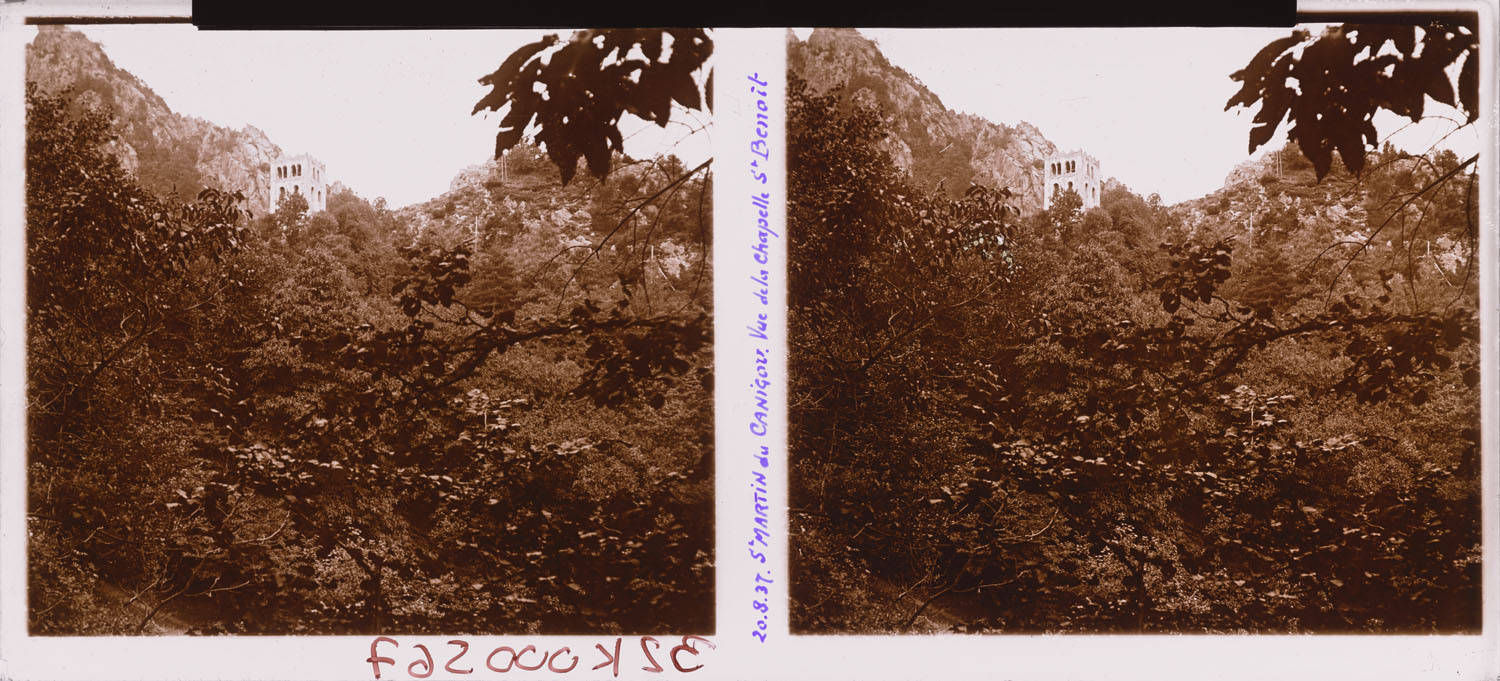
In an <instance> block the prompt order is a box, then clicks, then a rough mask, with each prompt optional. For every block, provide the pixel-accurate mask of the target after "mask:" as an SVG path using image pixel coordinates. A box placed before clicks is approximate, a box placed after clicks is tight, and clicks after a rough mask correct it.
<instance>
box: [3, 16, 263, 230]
mask: <svg viewBox="0 0 1500 681" xmlns="http://www.w3.org/2000/svg"><path fill="white" fill-rule="evenodd" d="M25 64H26V80H27V82H29V83H34V84H36V86H37V87H38V88H39V89H41V90H42V91H44V92H48V93H52V94H56V93H58V92H61V91H64V90H72V91H73V93H74V95H75V97H76V98H77V100H78V101H80V102H82V103H83V104H84V105H86V106H91V107H101V106H102V107H108V108H110V109H112V110H113V113H114V119H115V122H116V130H117V132H118V133H119V138H118V139H117V140H116V142H115V148H114V149H113V151H114V152H115V153H116V155H117V156H118V157H119V159H120V163H121V165H122V166H123V167H124V168H125V170H127V171H129V172H131V173H133V174H135V175H136V177H137V180H138V181H140V182H141V184H142V185H143V186H145V187H147V188H148V189H150V190H152V191H154V192H157V193H159V194H169V193H171V192H173V191H175V192H176V193H178V194H179V195H180V196H182V197H183V198H191V197H192V196H193V195H196V194H197V192H198V191H199V190H200V189H202V188H203V187H205V186H214V187H217V188H219V189H223V190H226V191H240V192H243V193H244V194H245V198H246V201H247V204H248V206H249V208H250V210H251V211H252V212H255V213H256V214H262V213H266V212H269V211H270V210H271V208H272V206H270V205H269V203H270V164H271V163H272V162H273V161H275V160H276V159H277V158H278V157H280V156H281V155H282V154H283V152H282V149H281V147H279V146H277V145H276V144H275V143H274V142H272V141H271V139H270V137H269V136H268V135H266V133H265V132H264V131H262V130H260V129H259V128H256V127H255V126H253V125H246V126H244V127H243V128H241V129H239V130H235V129H232V128H229V127H226V126H221V125H218V124H215V123H213V122H211V121H207V120H205V119H202V118H199V117H196V116H190V115H185V114H181V113H178V112H176V111H173V110H172V107H171V105H170V104H168V103H167V101H166V100H165V99H163V98H162V97H161V96H160V95H158V94H157V93H156V92H155V91H153V90H152V89H151V87H150V86H149V85H147V84H146V83H145V82H144V81H142V80H141V79H140V78H139V77H137V76H136V75H134V74H132V73H130V72H129V71H127V70H125V69H123V68H120V67H119V66H118V65H116V64H115V63H114V61H113V60H111V59H110V58H109V55H108V54H107V53H106V52H105V51H104V48H103V47H102V46H101V45H99V43H97V42H94V41H93V40H91V39H90V38H89V37H88V36H86V35H84V34H83V33H80V32H78V31H76V30H72V29H69V28H66V27H63V26H40V27H38V30H37V35H36V38H35V39H34V40H33V41H32V42H31V43H29V44H28V45H27V46H26V58H25Z"/></svg>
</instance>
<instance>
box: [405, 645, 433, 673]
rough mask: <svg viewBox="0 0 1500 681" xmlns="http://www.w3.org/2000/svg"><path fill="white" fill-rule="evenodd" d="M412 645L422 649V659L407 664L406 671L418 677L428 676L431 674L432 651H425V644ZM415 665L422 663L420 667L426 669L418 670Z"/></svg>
mask: <svg viewBox="0 0 1500 681" xmlns="http://www.w3.org/2000/svg"><path fill="white" fill-rule="evenodd" d="M412 647H413V648H416V649H418V650H421V651H422V659H420V660H415V661H413V662H412V663H411V664H410V665H407V667H406V673H408V674H411V675H412V676H414V677H416V678H419V679H425V678H427V677H429V676H432V653H430V652H427V646H424V645H422V644H420V643H418V644H416V645H414V646H412ZM417 665H422V667H423V668H424V669H426V670H427V671H423V672H418V671H417Z"/></svg>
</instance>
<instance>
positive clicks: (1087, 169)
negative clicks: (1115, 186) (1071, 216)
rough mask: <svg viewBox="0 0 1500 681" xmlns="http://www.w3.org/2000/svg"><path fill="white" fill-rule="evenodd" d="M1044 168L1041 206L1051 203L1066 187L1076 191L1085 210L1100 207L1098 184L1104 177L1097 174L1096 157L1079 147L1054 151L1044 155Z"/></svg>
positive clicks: (1048, 206)
mask: <svg viewBox="0 0 1500 681" xmlns="http://www.w3.org/2000/svg"><path fill="white" fill-rule="evenodd" d="M1046 171H1047V173H1046V183H1045V184H1044V185H1043V193H1042V208H1043V210H1045V209H1047V208H1050V207H1052V201H1053V200H1055V199H1056V198H1057V197H1058V196H1059V195H1061V194H1062V193H1063V192H1066V191H1068V190H1069V189H1071V190H1073V191H1075V192H1078V197H1079V198H1081V199H1083V209H1084V210H1088V209H1090V208H1098V207H1099V187H1100V186H1101V185H1102V184H1103V180H1102V179H1101V178H1100V176H1099V160H1098V159H1096V158H1094V157H1093V156H1089V155H1088V154H1085V153H1083V152H1082V151H1070V152H1066V153H1058V154H1053V155H1052V156H1051V157H1049V158H1048V159H1047V166H1046Z"/></svg>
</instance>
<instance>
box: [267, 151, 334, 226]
mask: <svg viewBox="0 0 1500 681" xmlns="http://www.w3.org/2000/svg"><path fill="white" fill-rule="evenodd" d="M295 194H301V195H302V198H304V199H307V212H308V213H309V214H311V213H316V212H318V211H321V210H324V209H326V208H327V207H328V177H327V175H326V174H325V173H324V171H323V162H322V161H319V160H318V159H315V158H313V157H311V156H308V155H307V154H299V155H297V156H283V157H281V158H280V159H277V161H276V163H274V164H272V166H271V204H270V205H271V210H276V206H278V205H280V204H281V200H282V199H284V198H286V197H288V196H292V195H295Z"/></svg>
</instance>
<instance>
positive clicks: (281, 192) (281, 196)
mask: <svg viewBox="0 0 1500 681" xmlns="http://www.w3.org/2000/svg"><path fill="white" fill-rule="evenodd" d="M276 189H277V190H279V191H278V193H277V195H276V200H277V201H285V200H286V187H277V188H276Z"/></svg>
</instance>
